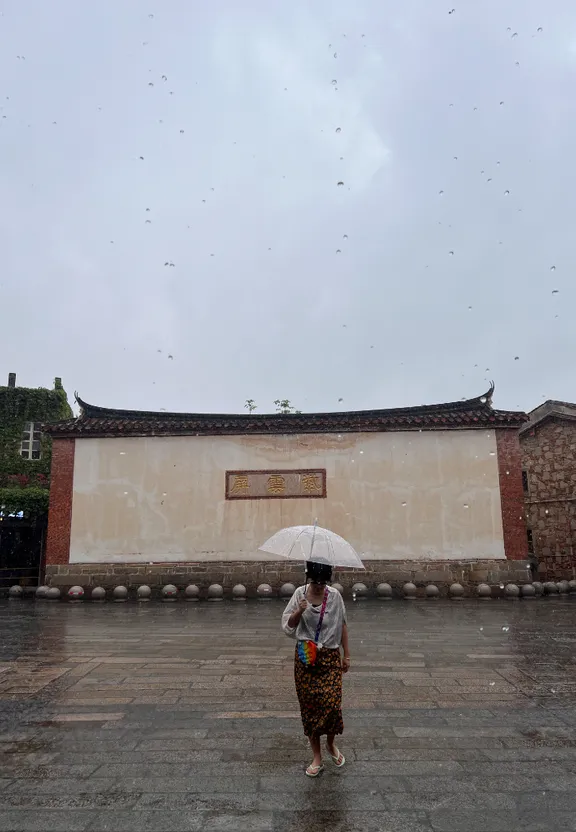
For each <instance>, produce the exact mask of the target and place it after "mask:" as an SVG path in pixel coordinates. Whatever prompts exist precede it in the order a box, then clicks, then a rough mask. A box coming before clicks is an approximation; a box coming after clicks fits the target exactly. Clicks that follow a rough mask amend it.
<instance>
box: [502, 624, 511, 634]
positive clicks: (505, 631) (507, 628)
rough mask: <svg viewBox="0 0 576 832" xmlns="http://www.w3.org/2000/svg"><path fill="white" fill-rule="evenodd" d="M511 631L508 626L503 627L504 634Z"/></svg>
mask: <svg viewBox="0 0 576 832" xmlns="http://www.w3.org/2000/svg"><path fill="white" fill-rule="evenodd" d="M509 630H510V627H509V626H508V624H504V626H503V627H502V632H503V633H507V632H508V631H509Z"/></svg>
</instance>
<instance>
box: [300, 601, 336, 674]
mask: <svg viewBox="0 0 576 832" xmlns="http://www.w3.org/2000/svg"><path fill="white" fill-rule="evenodd" d="M327 603H328V587H326V589H325V590H324V600H323V601H322V609H321V610H320V617H319V618H318V626H317V627H316V634H315V635H314V641H299V642H298V647H297V651H298V658H299V659H300V661H301V662H302V664H303V665H305V666H306V667H312V666H313V665H315V664H316V659H317V657H318V638H319V636H320V630H321V629H322V621H323V620H324V613H325V612H326V604H327ZM320 646H322V645H320Z"/></svg>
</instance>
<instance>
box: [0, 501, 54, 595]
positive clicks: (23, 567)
mask: <svg viewBox="0 0 576 832" xmlns="http://www.w3.org/2000/svg"><path fill="white" fill-rule="evenodd" d="M45 538H46V518H45V517H39V518H37V519H36V520H27V519H24V518H19V517H2V518H0V588H2V587H10V586H12V585H13V584H21V585H22V586H38V584H39V582H40V575H41V572H42V568H43V559H44V543H45Z"/></svg>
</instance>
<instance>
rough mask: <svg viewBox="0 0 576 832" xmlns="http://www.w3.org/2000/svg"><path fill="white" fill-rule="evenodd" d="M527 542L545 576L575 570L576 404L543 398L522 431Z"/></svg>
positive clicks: (568, 575)
mask: <svg viewBox="0 0 576 832" xmlns="http://www.w3.org/2000/svg"><path fill="white" fill-rule="evenodd" d="M520 446H521V449H522V465H523V472H522V477H523V483H524V494H525V500H526V518H527V524H528V548H529V551H530V552H532V553H534V554H535V555H536V557H537V558H538V560H539V562H540V571H541V573H542V576H543V577H544V578H547V579H552V578H568V579H572V578H574V577H575V573H576V404H572V403H570V402H557V401H547V402H544V404H541V405H540V406H539V407H536V408H535V409H534V410H532V411H531V412H530V413H529V421H528V422H526V424H525V425H523V427H522V429H521V431H520Z"/></svg>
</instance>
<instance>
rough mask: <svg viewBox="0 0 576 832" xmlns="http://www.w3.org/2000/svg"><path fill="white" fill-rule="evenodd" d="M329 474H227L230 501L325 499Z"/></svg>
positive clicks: (297, 472) (243, 472) (288, 472)
mask: <svg viewBox="0 0 576 832" xmlns="http://www.w3.org/2000/svg"><path fill="white" fill-rule="evenodd" d="M325 496H326V470H325V469H324V468H318V469H313V470H309V469H304V470H299V471H226V499H227V500H265V499H269V500H274V499H276V500H278V499H283V498H284V499H290V498H292V499H294V498H297V497H300V498H306V497H325Z"/></svg>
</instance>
